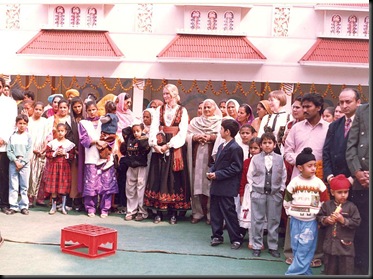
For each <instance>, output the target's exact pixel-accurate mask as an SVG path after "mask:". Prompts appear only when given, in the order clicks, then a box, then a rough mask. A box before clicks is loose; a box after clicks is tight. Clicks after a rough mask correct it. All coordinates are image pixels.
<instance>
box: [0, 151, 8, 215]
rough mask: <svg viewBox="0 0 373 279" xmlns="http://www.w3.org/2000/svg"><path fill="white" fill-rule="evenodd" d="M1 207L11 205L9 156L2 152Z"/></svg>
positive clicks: (0, 165) (0, 159)
mask: <svg viewBox="0 0 373 279" xmlns="http://www.w3.org/2000/svg"><path fill="white" fill-rule="evenodd" d="M0 207H1V208H4V207H9V158H8V155H7V154H6V152H0Z"/></svg>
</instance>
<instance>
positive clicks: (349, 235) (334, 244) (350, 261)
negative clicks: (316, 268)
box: [317, 174, 361, 275]
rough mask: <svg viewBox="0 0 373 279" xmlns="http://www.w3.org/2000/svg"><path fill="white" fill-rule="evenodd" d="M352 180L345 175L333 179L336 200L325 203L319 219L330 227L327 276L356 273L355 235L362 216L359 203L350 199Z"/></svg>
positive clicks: (325, 263)
mask: <svg viewBox="0 0 373 279" xmlns="http://www.w3.org/2000/svg"><path fill="white" fill-rule="evenodd" d="M350 187H351V183H350V181H349V180H348V178H346V176H345V175H344V174H339V175H337V176H335V177H334V178H333V179H332V180H330V191H331V194H332V196H334V200H329V201H326V202H325V203H323V205H322V206H321V209H320V211H319V213H318V214H317V220H318V222H319V223H320V225H321V226H324V227H326V232H325V238H324V244H323V250H324V265H325V269H324V273H325V275H352V274H354V266H355V263H354V258H355V246H354V237H355V231H356V228H357V227H358V226H359V225H360V222H361V218H360V213H359V210H358V209H357V207H356V205H355V204H354V203H352V202H350V201H348V200H347V198H348V195H349V189H350Z"/></svg>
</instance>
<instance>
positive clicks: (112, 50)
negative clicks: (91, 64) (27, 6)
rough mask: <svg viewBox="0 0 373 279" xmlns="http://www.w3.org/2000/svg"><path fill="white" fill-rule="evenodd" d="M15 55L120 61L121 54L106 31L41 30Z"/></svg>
mask: <svg viewBox="0 0 373 279" xmlns="http://www.w3.org/2000/svg"><path fill="white" fill-rule="evenodd" d="M17 54H28V55H38V56H46V57H48V56H49V57H50V56H58V57H61V56H63V57H64V58H65V59H69V58H71V59H76V58H81V59H104V60H120V59H121V58H123V53H122V52H121V51H120V49H119V48H118V47H117V46H116V45H115V43H114V42H113V41H112V39H111V38H110V36H109V32H107V31H81V30H41V31H40V32H39V33H38V34H37V35H36V36H35V37H33V38H32V39H31V40H30V41H29V42H28V43H27V44H26V45H24V46H23V47H22V48H21V49H20V50H18V51H17Z"/></svg>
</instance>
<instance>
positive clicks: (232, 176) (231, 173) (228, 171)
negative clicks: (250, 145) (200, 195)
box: [206, 119, 243, 250]
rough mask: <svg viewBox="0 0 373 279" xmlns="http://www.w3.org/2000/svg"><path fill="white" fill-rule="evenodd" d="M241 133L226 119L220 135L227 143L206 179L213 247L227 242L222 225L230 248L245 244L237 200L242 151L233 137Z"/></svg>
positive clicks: (235, 122) (219, 152)
mask: <svg viewBox="0 0 373 279" xmlns="http://www.w3.org/2000/svg"><path fill="white" fill-rule="evenodd" d="M238 131H239V124H238V122H237V121H236V120H234V119H226V120H224V121H222V123H221V129H220V135H221V138H222V139H223V140H224V141H225V142H224V143H222V144H221V145H220V146H219V148H218V151H217V154H216V160H215V162H214V163H213V164H212V166H211V167H210V168H209V172H208V173H206V176H207V178H208V179H209V180H211V188H210V216H211V217H210V218H211V230H212V235H211V243H210V244H211V246H217V245H220V244H222V243H223V242H224V238H223V232H224V231H223V223H224V221H225V223H226V228H227V230H228V235H229V239H230V242H231V249H235V250H236V249H239V248H240V247H241V245H242V242H243V235H242V234H240V226H239V223H238V218H237V212H236V206H235V203H234V197H236V196H237V195H238V189H239V187H240V179H241V173H242V165H243V151H242V148H241V147H240V146H239V145H238V143H237V142H236V140H235V139H234V137H235V136H236V135H237V133H238Z"/></svg>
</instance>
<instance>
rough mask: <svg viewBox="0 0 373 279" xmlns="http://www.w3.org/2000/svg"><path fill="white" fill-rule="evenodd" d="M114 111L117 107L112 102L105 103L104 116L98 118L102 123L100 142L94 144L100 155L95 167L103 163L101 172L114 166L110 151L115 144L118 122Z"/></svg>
mask: <svg viewBox="0 0 373 279" xmlns="http://www.w3.org/2000/svg"><path fill="white" fill-rule="evenodd" d="M116 109H117V106H116V104H115V103H114V102H113V101H107V102H106V103H105V112H106V114H105V115H104V116H102V117H101V118H100V121H101V122H102V124H101V135H100V141H99V142H97V143H96V147H97V149H98V151H99V154H100V160H99V161H98V162H97V165H98V166H99V165H102V164H104V163H105V165H104V166H103V170H106V169H108V168H110V167H111V166H113V165H114V156H113V154H112V150H113V147H114V144H115V139H116V133H117V130H118V122H119V118H118V116H117V115H116V113H115V112H116ZM101 143H102V144H101Z"/></svg>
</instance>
